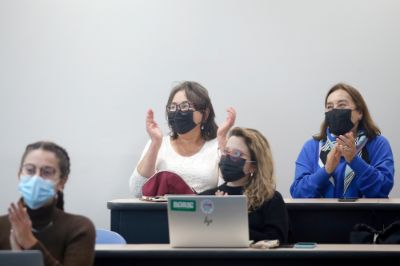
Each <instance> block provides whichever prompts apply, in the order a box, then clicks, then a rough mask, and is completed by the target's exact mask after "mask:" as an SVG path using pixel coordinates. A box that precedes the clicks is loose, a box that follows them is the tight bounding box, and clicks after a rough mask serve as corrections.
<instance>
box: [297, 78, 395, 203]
mask: <svg viewBox="0 0 400 266" xmlns="http://www.w3.org/2000/svg"><path fill="white" fill-rule="evenodd" d="M393 175H394V165H393V154H392V150H391V148H390V144H389V142H388V141H387V140H386V138H384V137H383V136H382V135H381V132H380V130H379V128H378V127H377V126H376V124H375V122H374V121H373V120H372V117H371V115H370V113H369V110H368V107H367V104H366V103H365V101H364V99H363V97H362V96H361V94H360V93H359V91H358V90H356V89H355V88H353V87H352V86H349V85H347V84H343V83H339V84H337V85H335V86H333V87H332V88H331V89H330V90H329V91H328V93H327V95H326V97H325V120H324V121H323V122H322V125H321V130H320V133H319V134H318V135H316V136H314V137H313V138H312V139H311V140H309V141H307V142H306V143H305V144H304V146H303V148H302V150H301V152H300V154H299V156H298V158H297V161H296V172H295V179H294V182H293V184H292V186H291V188H290V193H291V194H292V197H294V198H387V197H388V195H389V193H390V191H391V189H392V187H393Z"/></svg>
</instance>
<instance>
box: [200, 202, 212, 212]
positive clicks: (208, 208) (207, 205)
mask: <svg viewBox="0 0 400 266" xmlns="http://www.w3.org/2000/svg"><path fill="white" fill-rule="evenodd" d="M200 209H201V211H202V212H203V213H204V214H211V213H213V211H214V202H213V201H212V200H210V199H204V200H202V201H200Z"/></svg>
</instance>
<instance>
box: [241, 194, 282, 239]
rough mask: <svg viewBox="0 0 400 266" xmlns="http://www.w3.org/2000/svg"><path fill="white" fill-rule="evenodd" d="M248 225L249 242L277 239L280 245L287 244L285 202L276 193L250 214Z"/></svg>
mask: <svg viewBox="0 0 400 266" xmlns="http://www.w3.org/2000/svg"><path fill="white" fill-rule="evenodd" d="M249 224H250V239H251V240H254V241H259V240H273V239H279V241H280V243H281V244H283V243H287V242H288V234H289V218H288V213H287V210H286V205H285V202H284V201H283V198H282V196H281V194H280V193H279V192H278V191H276V192H275V195H274V196H273V197H272V198H271V199H270V200H269V201H267V202H264V204H263V205H261V207H260V208H258V209H257V210H255V211H253V212H252V213H250V216H249Z"/></svg>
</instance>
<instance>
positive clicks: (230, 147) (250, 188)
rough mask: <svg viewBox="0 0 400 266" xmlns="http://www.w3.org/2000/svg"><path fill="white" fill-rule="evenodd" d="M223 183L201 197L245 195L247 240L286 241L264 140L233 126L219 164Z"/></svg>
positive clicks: (286, 230) (283, 215)
mask: <svg viewBox="0 0 400 266" xmlns="http://www.w3.org/2000/svg"><path fill="white" fill-rule="evenodd" d="M219 168H220V170H221V174H222V177H223V179H224V181H225V182H224V183H223V184H222V185H220V186H219V187H218V188H215V189H211V190H207V191H205V192H203V193H202V194H204V195H214V194H215V195H242V194H244V195H246V196H247V205H248V209H249V227H250V239H251V240H254V241H259V240H274V239H278V240H279V241H280V243H287V242H288V234H289V218H288V214H287V210H286V205H285V202H284V201H283V198H282V195H281V194H280V193H279V192H278V191H276V189H275V187H276V183H275V176H274V165H273V159H272V153H271V148H270V146H269V143H268V141H267V139H266V138H265V137H264V136H263V135H262V134H261V133H260V132H259V131H257V130H255V129H250V128H239V127H235V128H234V129H232V131H231V132H230V133H229V138H228V141H227V143H226V146H225V148H224V149H223V150H222V155H221V159H220V161H219Z"/></svg>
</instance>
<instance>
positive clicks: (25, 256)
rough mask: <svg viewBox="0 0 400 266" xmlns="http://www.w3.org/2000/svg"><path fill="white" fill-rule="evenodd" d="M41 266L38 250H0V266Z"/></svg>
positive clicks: (41, 260)
mask: <svg viewBox="0 0 400 266" xmlns="http://www.w3.org/2000/svg"><path fill="white" fill-rule="evenodd" d="M27 265H29V266H43V265H44V263H43V256H42V252H40V251H39V250H24V251H12V250H0V266H27Z"/></svg>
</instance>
